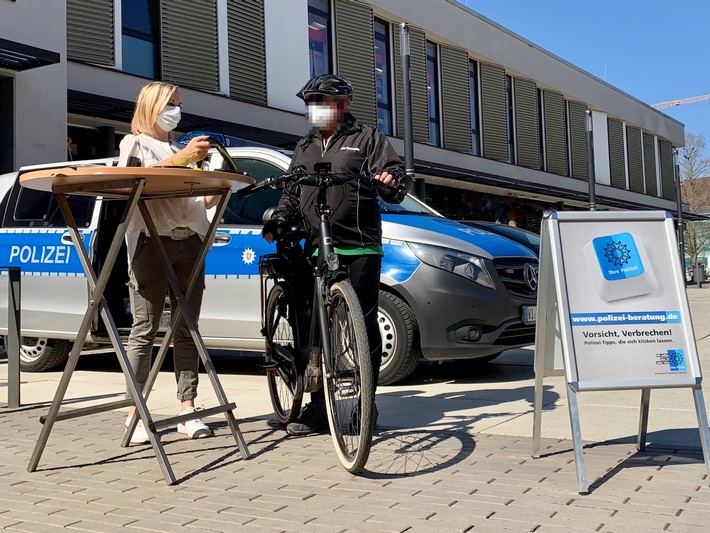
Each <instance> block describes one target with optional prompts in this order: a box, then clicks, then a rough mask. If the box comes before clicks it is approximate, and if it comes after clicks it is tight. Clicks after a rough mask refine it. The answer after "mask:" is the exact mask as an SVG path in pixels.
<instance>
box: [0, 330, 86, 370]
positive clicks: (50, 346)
mask: <svg viewBox="0 0 710 533" xmlns="http://www.w3.org/2000/svg"><path fill="white" fill-rule="evenodd" d="M3 340H4V342H5V346H6V347H7V336H6V337H5V338H4V339H3ZM71 347H72V343H71V342H69V341H67V340H60V339H47V338H46V337H21V338H20V370H22V371H23V372H44V371H46V370H52V369H55V368H57V367H60V366H64V363H66V362H67V359H68V358H69V353H70V352H71Z"/></svg>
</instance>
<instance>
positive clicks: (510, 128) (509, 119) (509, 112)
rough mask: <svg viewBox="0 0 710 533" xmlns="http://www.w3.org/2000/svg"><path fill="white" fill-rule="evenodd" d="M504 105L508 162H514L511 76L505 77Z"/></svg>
mask: <svg viewBox="0 0 710 533" xmlns="http://www.w3.org/2000/svg"><path fill="white" fill-rule="evenodd" d="M505 106H506V109H507V113H506V118H507V120H506V122H507V124H508V163H515V132H514V131H513V78H511V77H510V76H506V77H505Z"/></svg>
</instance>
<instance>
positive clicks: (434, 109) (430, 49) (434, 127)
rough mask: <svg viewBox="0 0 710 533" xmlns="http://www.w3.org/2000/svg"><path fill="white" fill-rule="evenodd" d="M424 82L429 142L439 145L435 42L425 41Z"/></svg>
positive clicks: (437, 78)
mask: <svg viewBox="0 0 710 533" xmlns="http://www.w3.org/2000/svg"><path fill="white" fill-rule="evenodd" d="M426 84H427V95H428V104H429V144H432V145H434V146H440V145H441V136H440V135H439V58H438V55H437V47H436V44H435V43H431V42H428V41H427V43H426Z"/></svg>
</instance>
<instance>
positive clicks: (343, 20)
mask: <svg viewBox="0 0 710 533" xmlns="http://www.w3.org/2000/svg"><path fill="white" fill-rule="evenodd" d="M335 32H336V34H335V39H336V51H337V56H338V74H340V75H341V76H344V77H346V78H347V79H348V80H350V82H351V83H352V84H353V89H354V91H355V97H354V99H353V103H352V104H351V105H350V110H351V111H352V113H353V115H355V116H356V117H357V119H358V120H359V121H360V122H362V123H363V124H367V125H368V126H377V93H376V88H375V34H374V32H375V28H374V19H373V16H372V8H371V7H370V6H368V5H364V4H357V3H355V2H349V1H345V0H338V1H337V2H336V3H335Z"/></svg>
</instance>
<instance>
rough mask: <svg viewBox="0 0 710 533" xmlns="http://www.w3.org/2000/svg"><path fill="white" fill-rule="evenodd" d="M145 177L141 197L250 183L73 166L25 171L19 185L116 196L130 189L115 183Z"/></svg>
mask: <svg viewBox="0 0 710 533" xmlns="http://www.w3.org/2000/svg"><path fill="white" fill-rule="evenodd" d="M140 178H145V180H146V183H145V187H144V189H143V196H150V197H160V196H166V197H170V196H200V195H201V194H200V193H201V192H202V193H203V194H204V193H214V191H216V190H219V189H222V190H224V189H230V188H231V189H232V190H236V189H239V188H241V187H246V186H247V185H249V184H251V183H254V180H253V179H252V178H250V177H248V176H245V175H242V174H234V173H232V172H222V171H219V170H210V171H206V170H199V169H194V168H186V167H107V166H100V165H97V166H77V167H72V166H68V167H63V168H51V169H43V170H35V171H32V172H25V173H24V174H22V175H21V176H20V184H21V185H22V186H23V187H27V188H28V189H34V190H38V191H46V192H54V191H55V189H56V188H57V187H59V188H61V189H63V190H67V189H75V190H71V191H70V192H72V193H73V194H87V195H116V196H123V195H127V194H128V193H129V192H130V190H131V189H130V186H128V185H126V184H125V183H124V184H122V185H121V184H118V183H116V182H121V181H123V182H130V181H133V180H137V179H140ZM112 182H113V183H112Z"/></svg>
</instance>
